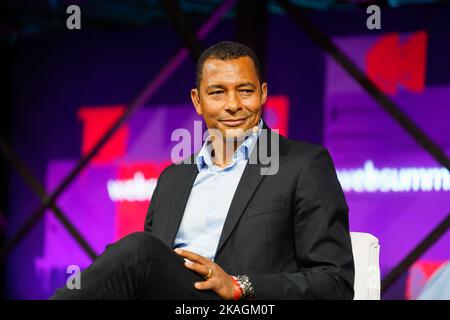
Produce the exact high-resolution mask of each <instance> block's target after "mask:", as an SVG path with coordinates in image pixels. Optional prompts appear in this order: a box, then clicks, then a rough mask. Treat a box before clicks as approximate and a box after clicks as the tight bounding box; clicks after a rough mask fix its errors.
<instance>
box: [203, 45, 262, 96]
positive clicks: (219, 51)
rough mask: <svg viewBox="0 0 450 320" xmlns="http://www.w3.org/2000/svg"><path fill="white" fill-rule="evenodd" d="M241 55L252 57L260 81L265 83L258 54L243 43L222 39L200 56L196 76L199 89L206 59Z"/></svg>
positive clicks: (238, 56)
mask: <svg viewBox="0 0 450 320" xmlns="http://www.w3.org/2000/svg"><path fill="white" fill-rule="evenodd" d="M241 57H249V58H250V59H252V61H253V65H254V66H255V69H256V73H257V76H258V79H259V82H260V83H263V81H264V77H263V74H262V69H261V64H260V63H259V59H258V57H257V56H256V54H255V53H254V52H253V51H252V50H251V49H250V48H249V47H247V46H244V45H243V44H241V43H238V42H233V41H222V42H219V43H216V44H214V45H212V46H210V47H209V48H207V49H205V51H203V52H202V54H201V55H200V57H199V58H198V60H197V67H196V76H195V85H196V86H197V89H199V88H200V82H201V81H202V73H203V66H204V64H205V61H206V60H208V59H210V58H213V59H220V60H230V59H237V58H241Z"/></svg>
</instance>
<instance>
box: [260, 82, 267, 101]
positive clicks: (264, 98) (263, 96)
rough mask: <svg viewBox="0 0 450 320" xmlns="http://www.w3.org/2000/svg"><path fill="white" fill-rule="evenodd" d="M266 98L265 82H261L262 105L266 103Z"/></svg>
mask: <svg viewBox="0 0 450 320" xmlns="http://www.w3.org/2000/svg"><path fill="white" fill-rule="evenodd" d="M266 100H267V82H263V83H262V85H261V102H262V105H264V103H266Z"/></svg>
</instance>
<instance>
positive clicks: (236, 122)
mask: <svg viewBox="0 0 450 320" xmlns="http://www.w3.org/2000/svg"><path fill="white" fill-rule="evenodd" d="M245 120H246V118H238V119H224V120H220V122H221V123H223V124H224V125H226V126H227V127H237V126H240V125H241V124H243V123H244V122H245Z"/></svg>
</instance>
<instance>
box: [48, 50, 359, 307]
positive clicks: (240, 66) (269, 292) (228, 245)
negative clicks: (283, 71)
mask: <svg viewBox="0 0 450 320" xmlns="http://www.w3.org/2000/svg"><path fill="white" fill-rule="evenodd" d="M196 82H197V83H196V84H197V86H196V88H195V89H192V91H191V98H192V102H193V104H194V107H195V109H196V111H197V113H198V114H199V115H201V116H202V117H203V119H204V122H205V123H206V126H207V127H208V131H209V137H208V139H206V141H205V143H204V145H203V147H202V148H201V150H200V151H199V152H198V153H196V154H194V155H192V156H191V157H189V158H188V159H186V161H184V162H183V163H179V164H173V165H171V166H169V167H168V168H166V169H165V170H164V171H163V172H162V173H161V175H160V177H159V179H158V183H157V187H156V189H155V191H154V193H153V196H152V199H151V202H150V207H149V209H148V214H147V218H146V222H145V231H144V232H140V233H134V234H132V235H129V236H127V237H125V238H123V239H122V240H120V241H118V242H117V243H115V244H114V245H111V246H108V247H107V250H106V251H105V252H104V253H103V254H102V255H101V256H100V257H98V258H97V259H96V261H95V262H94V263H93V264H92V265H91V266H90V267H89V268H88V269H86V270H85V271H84V272H83V273H82V274H81V287H82V288H81V290H68V289H67V288H64V289H61V290H58V291H57V293H56V294H55V295H54V296H53V297H52V298H54V299H83V298H84V299H108V298H128V299H130V298H132V299H141V298H142V299H227V300H231V299H235V300H237V299H352V298H353V278H354V266H353V256H352V249H351V243H350V236H349V231H348V207H347V204H346V201H345V198H344V195H343V192H342V190H341V187H340V185H339V182H338V180H337V177H336V173H335V170H334V166H333V163H332V161H331V158H330V156H329V154H328V152H327V151H326V149H324V148H323V147H320V146H315V145H311V144H307V143H303V142H296V141H292V140H289V139H287V138H284V137H282V136H279V135H278V134H277V133H275V132H273V131H271V130H270V129H269V128H267V126H266V125H265V123H264V122H263V120H262V119H261V113H262V106H263V105H264V103H265V101H266V98H267V83H266V82H264V81H263V77H262V73H261V67H260V65H259V62H258V59H257V57H256V56H255V55H254V53H253V52H252V51H251V50H250V49H248V48H247V47H245V46H243V45H241V44H238V43H234V42H221V43H218V44H216V45H214V46H212V47H210V48H208V49H207V50H205V51H204V52H203V53H202V55H201V57H200V58H199V61H198V63H197V81H196ZM273 141H277V144H273V143H272V142H273ZM264 145H266V146H268V147H269V148H268V155H269V158H270V159H272V160H276V161H274V163H276V164H277V167H276V168H275V170H274V171H272V172H268V171H264V170H263V169H264V164H265V162H264V161H262V160H263V157H262V156H261V152H259V151H258V150H261V149H264V148H262V146H264ZM272 146H275V147H274V148H273V147H272ZM230 150H231V152H230ZM262 155H263V156H264V153H263V154H262ZM252 159H253V160H255V159H256V160H255V161H251V160H252ZM264 172H266V173H267V174H264Z"/></svg>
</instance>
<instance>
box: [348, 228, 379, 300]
mask: <svg viewBox="0 0 450 320" xmlns="http://www.w3.org/2000/svg"><path fill="white" fill-rule="evenodd" d="M350 237H351V240H352V250H353V259H354V262H355V283H354V290H355V296H354V300H380V260H379V257H380V245H379V243H378V239H377V238H376V237H374V236H373V235H371V234H370V233H363V232H350Z"/></svg>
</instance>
